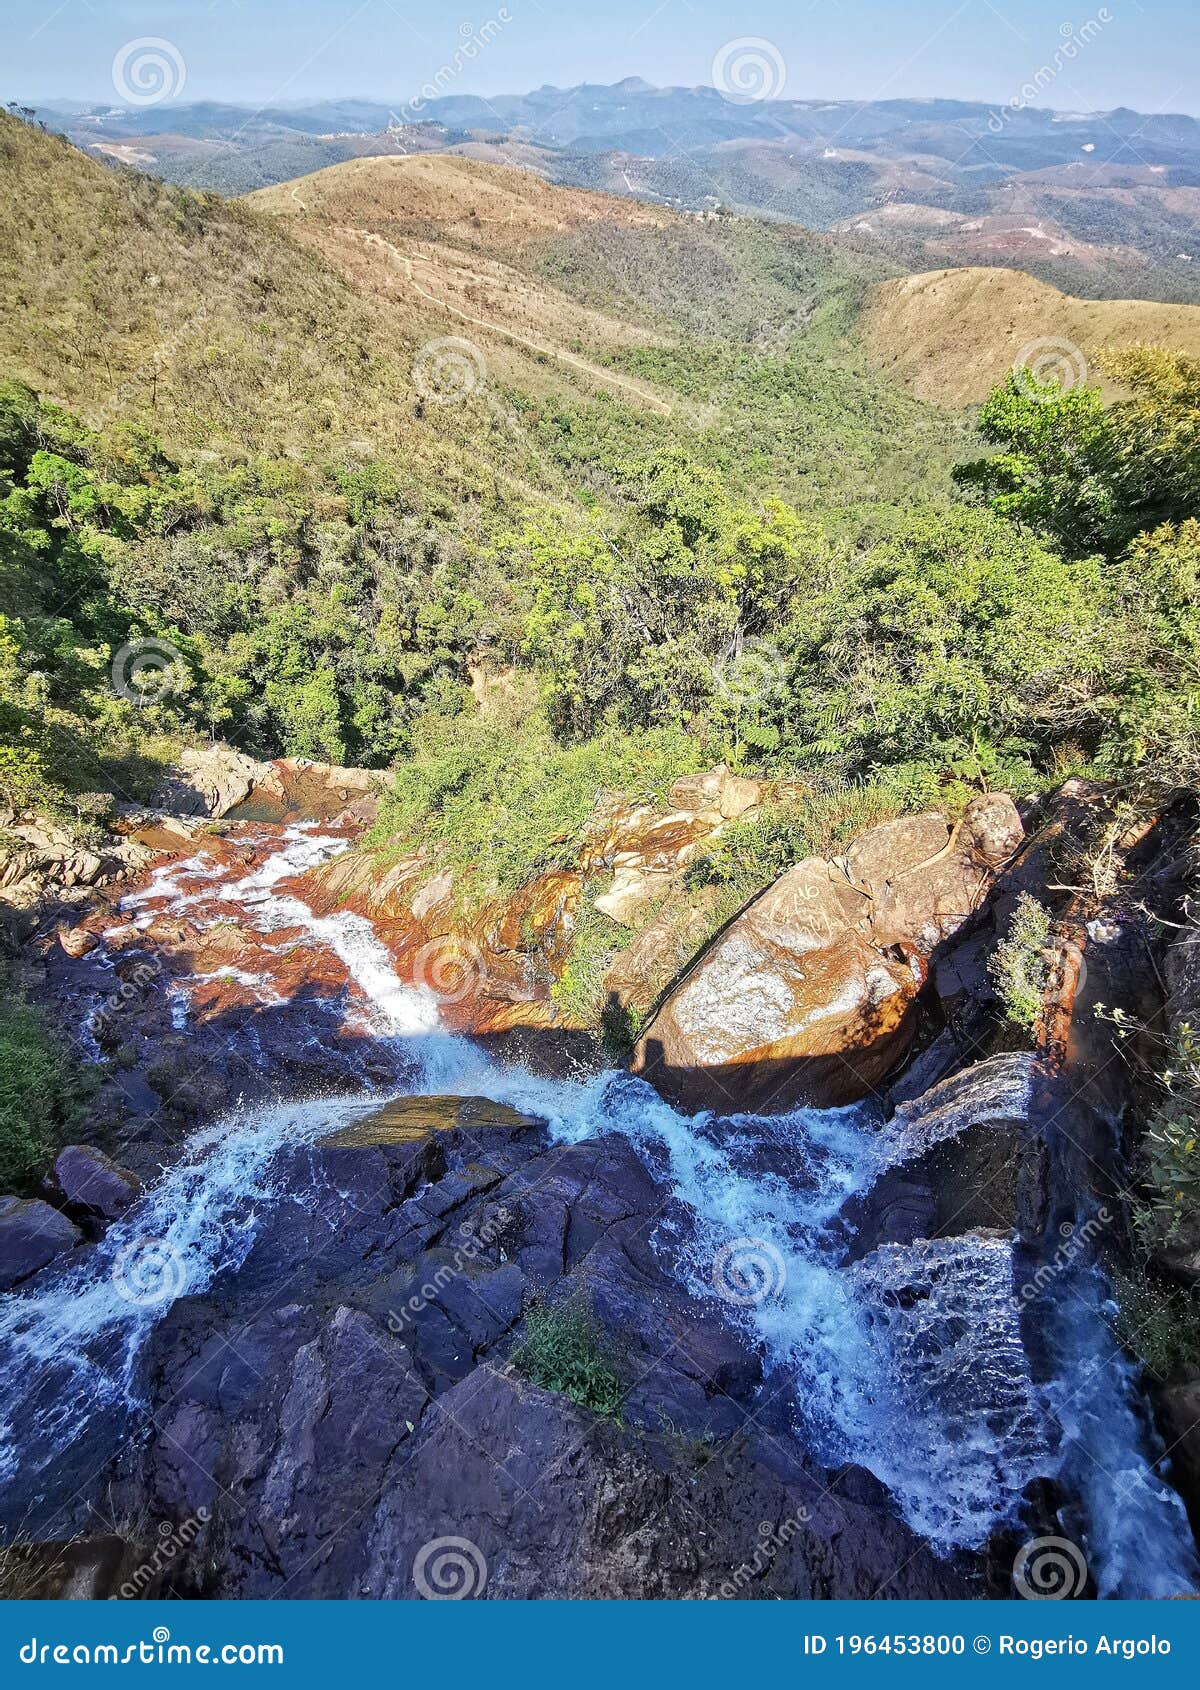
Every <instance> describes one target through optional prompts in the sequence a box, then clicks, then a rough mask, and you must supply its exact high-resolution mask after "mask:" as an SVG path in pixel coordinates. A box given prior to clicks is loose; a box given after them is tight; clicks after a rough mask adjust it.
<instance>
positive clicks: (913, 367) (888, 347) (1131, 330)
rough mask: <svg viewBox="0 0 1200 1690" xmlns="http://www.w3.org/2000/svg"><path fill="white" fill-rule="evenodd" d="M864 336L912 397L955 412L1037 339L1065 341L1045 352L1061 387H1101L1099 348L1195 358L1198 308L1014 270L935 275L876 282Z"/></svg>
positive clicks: (1199, 344)
mask: <svg viewBox="0 0 1200 1690" xmlns="http://www.w3.org/2000/svg"><path fill="white" fill-rule="evenodd" d="M863 334H864V339H865V342H866V345H867V347H868V349H869V350H870V352H871V354H872V356H873V357H874V358H875V359H876V360H877V361H878V363H879V365H880V367H881V368H882V369H884V370H887V371H889V372H890V373H892V374H894V375H897V376H899V377H900V379H901V380H902V381H903V382H904V383H905V385H906V386H907V387H908V389H909V391H910V392H912V393H913V394H915V395H917V396H918V397H919V398H922V399H925V400H927V401H929V402H930V403H931V404H936V405H943V406H960V405H967V404H971V403H973V402H976V401H980V400H983V399H985V398H986V397H987V394H988V390H989V389H990V388H991V387H992V385H993V384H994V383H995V382H998V381H1001V380H1003V378H1004V376H1005V375H1006V374H1007V372H1008V371H1009V370H1010V369H1012V367H1013V365H1014V363H1016V362H1018V361H1025V360H1024V359H1022V354H1023V353H1025V352H1026V351H1027V349H1032V350H1029V351H1028V357H1029V359H1030V360H1035V359H1036V357H1037V343H1038V342H1045V341H1055V342H1062V343H1064V345H1063V346H1062V347H1061V348H1059V349H1058V351H1057V352H1056V351H1055V349H1054V348H1053V347H1051V348H1048V349H1047V350H1048V351H1049V353H1050V356H1051V360H1052V362H1054V361H1058V362H1061V367H1062V369H1063V371H1064V373H1065V375H1066V377H1067V379H1068V380H1069V381H1071V382H1075V381H1078V380H1079V379H1088V380H1090V381H1091V382H1093V383H1095V384H1099V385H1101V386H1104V385H1106V384H1105V383H1104V382H1103V380H1102V377H1101V372H1100V370H1099V368H1098V367H1097V364H1096V359H1097V356H1098V355H1099V354H1100V353H1102V352H1106V351H1115V350H1117V349H1119V348H1122V347H1127V346H1136V345H1139V344H1146V345H1157V346H1165V347H1168V348H1170V349H1171V350H1172V351H1176V352H1186V353H1188V354H1189V355H1191V356H1193V357H1200V306H1195V305H1159V304H1155V303H1153V302H1151V301H1148V300H1142V299H1112V300H1110V299H1103V300H1100V299H1077V298H1074V297H1072V296H1071V295H1069V294H1064V293H1060V292H1059V291H1058V289H1057V288H1053V287H1050V286H1049V285H1048V284H1047V283H1045V282H1039V281H1037V280H1036V279H1035V278H1034V277H1032V276H1026V275H1022V274H1021V273H1020V272H1019V271H1016V270H1003V269H982V268H970V269H956V270H935V271H932V272H930V273H927V274H923V275H917V276H903V277H898V278H896V279H895V280H893V281H889V282H885V283H883V284H881V286H880V287H879V288H877V289H876V291H875V293H874V295H873V296H872V298H871V301H870V303H869V305H868V307H867V309H866V311H865V313H864V318H863ZM1060 355H1061V356H1060ZM1080 355H1081V357H1082V361H1081V359H1080Z"/></svg>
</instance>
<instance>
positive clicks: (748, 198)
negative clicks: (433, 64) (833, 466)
mask: <svg viewBox="0 0 1200 1690" xmlns="http://www.w3.org/2000/svg"><path fill="white" fill-rule="evenodd" d="M398 112H399V113H400V114H401V116H408V117H411V116H412V115H413V114H411V113H405V112H404V108H403V105H402V102H401V101H399V100H397V101H395V102H394V103H393V104H392V105H391V106H389V105H386V104H384V103H382V102H379V101H365V100H332V101H331V100H326V101H320V102H317V103H315V104H309V105H303V104H298V105H289V106H279V107H273V108H265V109H262V110H250V109H248V108H242V107H238V106H232V105H223V104H219V103H214V102H211V101H210V102H201V103H197V104H191V105H184V104H174V103H167V104H165V105H162V106H151V107H148V108H135V109H130V110H122V109H120V108H117V109H114V108H112V107H111V106H107V105H106V106H103V107H96V108H95V109H91V110H87V109H84V110H81V109H79V108H78V107H71V108H61V109H59V110H58V111H57V112H56V111H55V110H54V108H53V107H51V108H50V111H49V121H50V122H52V123H54V124H56V125H58V126H60V127H61V128H62V129H63V130H64V131H65V132H66V133H67V134H69V135H70V137H71V139H73V140H74V141H76V142H77V144H78V145H80V146H81V147H84V148H86V149H89V150H93V151H95V152H96V153H97V154H98V155H100V156H103V157H105V158H107V159H109V160H111V161H113V162H115V163H118V164H121V163H124V164H126V165H133V166H134V167H136V168H140V169H147V170H151V171H153V172H154V173H155V174H157V175H159V176H161V177H163V178H164V179H166V180H169V181H173V182H176V183H179V184H182V185H185V186H189V187H194V188H212V189H216V190H217V191H219V192H221V193H223V194H240V193H245V192H248V191H250V190H252V189H256V188H259V187H265V186H270V185H272V184H276V183H279V182H283V181H287V180H291V179H292V178H294V177H297V176H299V175H301V174H305V173H312V172H313V171H316V170H318V169H321V168H323V167H325V166H328V165H332V164H335V163H338V162H340V161H343V160H348V159H353V158H356V157H362V156H375V155H414V154H420V153H422V152H429V151H436V152H439V153H445V152H455V153H459V154H461V155H463V156H469V157H473V158H475V159H477V160H480V161H482V162H487V163H498V164H509V165H516V166H518V167H520V168H522V169H529V170H533V171H535V172H536V173H538V174H540V175H542V176H544V177H545V178H546V179H547V180H548V181H551V182H555V183H559V184H561V185H566V186H572V187H581V188H591V189H601V190H604V191H606V192H609V193H614V194H621V195H627V196H632V197H634V198H637V199H642V200H648V201H652V202H654V203H657V204H661V205H664V206H670V207H672V208H674V209H676V210H693V211H703V210H710V209H712V208H715V207H717V206H721V207H723V208H725V209H726V210H729V211H733V212H736V213H739V214H744V215H753V216H757V217H762V218H764V219H770V220H773V221H783V222H793V223H800V224H803V225H805V226H806V227H809V228H814V229H824V228H830V227H835V226H849V227H850V228H852V229H853V228H854V227H855V225H856V224H858V223H859V222H862V223H864V224H865V228H864V229H863V230H861V231H859V232H860V234H861V236H862V240H861V241H860V244H861V245H863V247H864V250H866V251H870V250H872V249H874V250H876V251H878V252H879V253H881V254H883V255H884V256H886V257H887V258H888V259H889V260H890V261H891V262H892V263H894V264H896V265H898V266H900V267H902V268H907V269H915V270H924V269H929V268H930V267H931V266H933V265H936V264H948V263H953V264H996V265H1001V266H1010V267H1016V268H1019V269H1022V270H1025V271H1027V272H1028V273H1030V274H1032V275H1037V276H1040V277H1041V278H1042V279H1043V280H1046V281H1049V282H1051V283H1052V284H1053V285H1055V286H1057V287H1060V288H1064V289H1066V290H1067V291H1069V292H1072V293H1079V294H1083V295H1088V296H1095V297H1107V298H1116V297H1120V296H1122V295H1125V294H1127V295H1129V296H1131V297H1135V298H1151V299H1164V300H1171V301H1180V302H1188V301H1192V302H1194V301H1196V300H1197V299H1200V266H1196V265H1195V264H1194V263H1193V260H1194V259H1195V258H1196V257H1197V256H1200V206H1198V200H1197V196H1198V195H1200V187H1198V186H1197V184H1198V183H1200V124H1198V123H1197V122H1196V120H1195V119H1193V118H1190V117H1187V116H1183V115H1180V114H1171V113H1153V114H1149V115H1145V114H1139V113H1137V112H1133V111H1128V110H1116V111H1109V112H1077V111H1055V110H1048V109H1039V108H1034V107H1024V108H1021V109H1019V110H1016V111H1013V110H1008V109H1006V110H1004V111H1003V112H1002V113H998V112H997V111H996V110H995V109H993V108H991V107H988V106H986V105H983V104H981V103H979V102H974V101H963V100H947V99H925V100H922V99H899V100H878V101H866V102H849V101H837V100H788V99H781V98H780V99H763V100H755V101H750V102H746V103H739V102H731V101H729V100H726V99H724V98H723V97H722V96H721V94H720V93H719V91H718V90H717V89H715V88H709V87H700V88H655V87H652V86H651V85H650V84H649V83H647V82H644V81H642V80H641V79H640V78H637V77H628V78H626V79H625V80H624V81H623V82H619V83H616V84H613V85H612V86H602V85H592V84H586V85H581V86H579V87H575V88H552V87H546V88H539V89H536V90H534V91H532V92H531V93H529V94H526V95H506V96H503V97H499V98H495V99H480V98H476V97H474V96H461V95H448V96H446V97H445V98H442V99H437V100H432V101H430V102H428V103H427V104H426V105H425V106H423V107H422V109H421V111H420V113H419V114H417V115H418V116H419V121H415V122H414V121H401V116H398V115H397V113H398ZM909 206H911V207H914V208H917V209H918V210H919V211H920V212H921V213H922V214H923V216H924V217H925V218H926V220H928V219H929V218H930V217H931V216H933V215H935V214H937V213H939V212H941V213H949V214H951V215H952V216H953V217H955V218H956V219H961V220H962V221H961V224H960V225H959V230H960V232H959V235H958V237H957V238H948V236H947V232H946V228H945V226H943V227H942V228H940V229H939V228H934V229H932V232H928V233H923V232H922V231H921V230H920V229H919V228H918V226H917V225H916V224H914V223H912V222H909V221H907V220H905V219H904V218H903V216H902V215H901V216H899V217H897V218H892V217H891V215H890V213H891V212H892V211H893V210H896V211H902V208H906V207H909Z"/></svg>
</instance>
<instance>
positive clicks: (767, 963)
mask: <svg viewBox="0 0 1200 1690" xmlns="http://www.w3.org/2000/svg"><path fill="white" fill-rule="evenodd" d="M818 865H819V867H818ZM827 866H828V865H826V864H823V863H820V859H816V858H814V859H810V861H809V862H807V863H802V864H800V865H799V866H798V867H797V868H795V869H793V870H791V872H790V873H789V874H786V875H784V877H783V879H782V880H780V881H777V882H776V884H775V885H774V886H773V887H772V888H770V890H769V891H767V892H765V893H764V894H763V896H762V897H761V898H760V899H758V901H757V902H756V903H755V904H753V905H751V907H750V909H748V910H747V911H746V912H745V913H744V914H743V915H741V916H740V917H739V918H738V920H737V921H736V922H735V923H734V924H733V926H732V927H731V928H729V929H728V931H727V932H726V933H725V934H724V935H723V937H722V938H720V939H719V940H718V941H717V943H716V944H715V945H714V946H713V947H712V948H711V949H710V950H709V951H708V952H706V953H705V955H704V957H703V958H702V960H701V961H700V963H699V964H698V965H697V966H696V967H695V968H694V969H693V970H692V971H691V973H690V974H689V975H688V976H687V978H686V980H685V981H684V982H683V984H682V985H680V986H679V987H677V988H676V990H675V991H674V992H672V993H671V995H670V996H669V997H668V998H667V1000H666V1002H665V1003H664V1004H663V1006H662V1008H661V1009H660V1010H659V1012H658V1014H657V1015H656V1016H655V1017H654V1019H653V1020H652V1021H651V1023H650V1025H649V1027H648V1028H647V1029H646V1032H645V1034H644V1035H643V1037H642V1038H641V1039H640V1040H639V1042H638V1045H637V1049H636V1051H635V1053H634V1061H633V1070H634V1072H635V1073H637V1074H641V1075H642V1077H643V1078H644V1079H647V1080H649V1081H650V1082H651V1084H652V1085H654V1086H655V1087H656V1088H657V1089H658V1090H659V1091H660V1092H661V1093H662V1094H663V1096H664V1097H666V1098H667V1099H668V1101H669V1102H671V1103H674V1104H676V1105H677V1106H678V1107H681V1108H684V1109H686V1110H687V1111H689V1112H695V1111H696V1110H699V1109H717V1110H719V1111H721V1112H722V1113H723V1114H728V1113H730V1111H733V1110H736V1111H747V1112H753V1113H756V1114H766V1113H771V1112H778V1111H781V1110H785V1109H790V1108H792V1107H794V1106H795V1105H796V1104H798V1103H819V1104H820V1105H821V1106H822V1107H832V1106H834V1105H837V1104H841V1103H852V1102H854V1101H856V1100H857V1099H858V1098H861V1097H863V1096H865V1095H866V1094H867V1093H868V1092H869V1091H870V1090H871V1089H872V1088H873V1087H875V1086H876V1085H877V1084H878V1083H879V1081H881V1080H882V1079H883V1077H884V1075H885V1074H887V1072H888V1070H889V1069H891V1068H892V1067H894V1066H895V1064H896V1063H897V1062H898V1061H899V1060H900V1059H901V1057H903V1055H904V1054H905V1052H906V1050H907V1048H908V1043H909V1040H910V1038H911V1036H912V1020H913V1013H914V1008H915V1000H916V994H917V991H918V989H919V988H920V985H921V984H922V980H923V972H922V971H921V969H920V968H919V966H918V967H917V968H915V969H914V967H913V966H912V965H910V964H908V963H905V962H899V961H896V960H895V959H894V958H891V957H887V956H884V955H883V954H882V953H881V952H880V951H879V950H877V949H876V948H875V946H874V945H872V943H871V942H870V940H869V939H868V938H867V937H866V936H865V935H864V934H863V933H861V932H859V931H857V930H856V929H855V928H854V927H853V926H852V925H850V924H849V923H848V922H847V921H846V918H845V913H844V912H843V910H842V908H841V902H840V898H839V896H838V891H837V889H836V888H835V887H834V886H833V885H832V884H831V883H830V882H829V881H828V880H827V879H826V880H824V881H822V877H821V875H820V873H819V868H826V867H827ZM810 892H811V893H812V894H813V896H812V897H811V899H810V898H809V897H808V896H807V894H809V893H810Z"/></svg>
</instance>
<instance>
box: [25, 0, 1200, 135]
mask: <svg viewBox="0 0 1200 1690" xmlns="http://www.w3.org/2000/svg"><path fill="white" fill-rule="evenodd" d="M0 5H3V7H4V9H5V11H7V12H8V13H9V16H8V18H7V21H6V22H5V24H4V32H5V49H6V50H5V60H4V63H3V65H2V66H0V96H2V97H3V99H5V100H8V99H14V98H19V99H22V100H26V101H34V100H36V99H38V98H41V99H52V98H56V97H61V98H79V99H109V98H115V96H114V94H113V78H112V66H113V61H114V57H115V56H116V55H117V54H118V52H119V51H120V50H121V49H122V48H123V47H125V46H126V44H127V43H129V42H131V41H135V40H137V39H139V38H142V37H156V38H160V39H162V40H165V41H167V42H169V43H170V44H171V46H172V48H173V49H174V57H173V60H172V63H173V64H175V65H177V66H178V65H182V66H183V67H184V69H185V75H186V80H185V84H184V87H183V94H182V97H183V98H184V99H210V98H215V99H230V100H237V101H253V102H254V103H256V104H258V103H267V102H269V101H272V100H301V99H311V98H319V97H323V96H326V95H346V94H361V95H369V96H374V97H378V98H380V99H383V100H386V101H388V102H389V103H392V104H397V103H403V102H405V101H406V100H408V99H410V98H411V97H412V95H413V94H415V93H416V92H417V91H418V90H419V89H420V87H421V85H422V84H423V83H425V82H426V81H427V80H428V79H430V78H431V77H432V76H434V75H435V74H436V73H437V71H438V68H439V66H442V65H446V64H447V63H450V62H451V61H452V60H453V56H454V53H455V49H456V47H458V46H459V45H460V43H461V42H462V41H463V40H464V39H466V38H468V37H469V36H470V35H471V34H472V30H474V31H476V32H477V31H478V30H479V29H480V27H481V26H482V25H484V24H485V23H486V22H488V21H489V20H491V21H492V22H493V23H494V24H498V25H499V27H498V28H493V29H492V30H490V31H488V32H487V33H489V34H491V35H492V37H493V38H492V39H491V40H489V41H488V42H487V44H486V45H485V46H484V47H483V48H482V50H479V51H477V52H476V53H475V55H474V57H473V58H472V59H471V60H470V62H465V61H464V62H463V66H462V69H461V72H457V71H456V74H455V78H454V82H453V88H454V91H455V92H462V93H480V94H492V93H518V92H524V91H526V90H527V89H530V88H533V87H537V86H538V85H540V84H541V83H544V82H552V83H555V84H558V85H559V86H564V87H565V86H568V85H570V84H572V83H576V82H580V81H584V80H588V81H596V82H614V81H616V80H617V79H618V78H620V77H622V76H628V75H639V76H644V77H645V78H647V80H648V81H651V82H655V83H700V82H705V83H707V82H711V81H712V80H713V76H712V65H713V59H714V56H715V55H716V53H717V52H718V51H719V50H720V48H721V47H722V46H723V45H724V44H725V43H726V42H728V41H730V40H732V39H737V38H741V37H746V36H756V37H761V38H762V39H764V40H765V41H768V42H770V43H771V44H772V46H773V48H774V49H775V53H776V55H777V56H778V58H779V59H781V60H782V63H783V64H784V65H785V66H786V83H785V86H784V88H783V93H784V95H785V96H786V97H794V98H813V97H817V98H828V99H861V100H869V99H884V98H892V97H898V96H902V95H903V96H912V95H931V94H940V95H950V96H957V97H959V98H966V99H982V100H987V101H989V102H997V103H998V102H1000V101H1003V100H1006V99H1008V98H1009V97H1011V96H1012V95H1014V94H1015V93H1016V92H1017V91H1018V90H1019V89H1020V87H1021V85H1022V84H1023V83H1025V82H1027V81H1028V80H1029V78H1030V77H1031V76H1032V75H1033V74H1034V73H1035V72H1036V71H1037V69H1038V67H1039V66H1040V65H1042V64H1044V63H1046V62H1047V60H1048V59H1049V58H1050V57H1051V56H1052V55H1053V53H1054V50H1055V48H1056V46H1058V45H1059V43H1060V42H1061V41H1062V40H1063V39H1064V38H1065V37H1066V36H1068V35H1070V34H1071V32H1072V26H1073V28H1074V30H1075V31H1078V30H1080V29H1081V28H1082V27H1083V26H1084V25H1085V24H1087V23H1088V22H1089V20H1094V21H1100V20H1101V18H1102V14H1103V21H1100V27H1099V28H1098V29H1096V30H1094V31H1089V34H1090V35H1091V39H1090V40H1089V41H1088V43H1087V45H1086V47H1085V48H1084V49H1083V50H1081V51H1079V52H1078V53H1077V54H1076V55H1075V56H1074V58H1073V61H1072V62H1071V64H1070V65H1069V67H1068V68H1067V69H1066V70H1065V71H1064V72H1063V73H1062V74H1061V75H1060V76H1059V77H1058V79H1057V81H1056V82H1055V85H1054V93H1053V98H1052V100H1049V101H1047V102H1046V103H1052V104H1053V105H1055V106H1057V107H1060V108H1063V109H1094V108H1106V107H1111V106H1115V105H1128V106H1133V107H1136V108H1137V109H1139V110H1142V111H1164V110H1167V111H1191V112H1194V113H1196V114H1197V115H1200V75H1198V72H1200V30H1197V27H1196V21H1197V20H1196V0H1108V3H1107V4H1106V5H1104V6H1101V5H1100V4H1098V3H1095V0H1053V3H1050V4H1047V3H1046V0H739V3H737V4H734V3H733V0H602V3H599V4H587V3H586V0H583V3H581V0H574V3H567V0H503V4H501V3H500V0H0ZM502 12H503V13H505V14H507V19H508V21H501V17H500V14H501V13H502ZM174 74H175V75H178V74H179V71H178V69H176V70H175V72H174Z"/></svg>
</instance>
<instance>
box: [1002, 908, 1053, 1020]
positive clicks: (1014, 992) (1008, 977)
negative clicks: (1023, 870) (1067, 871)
mask: <svg viewBox="0 0 1200 1690" xmlns="http://www.w3.org/2000/svg"><path fill="white" fill-rule="evenodd" d="M1050 931H1051V922H1050V912H1049V911H1048V910H1047V909H1045V908H1044V906H1043V905H1041V904H1039V903H1038V901H1037V899H1036V898H1031V897H1030V896H1029V894H1028V892H1022V893H1021V896H1020V897H1019V898H1018V899H1017V907H1016V909H1015V910H1014V912H1013V918H1012V921H1011V922H1010V924H1009V929H1008V933H1007V935H1006V937H1005V938H1003V939H1002V940H1001V941H1000V943H999V944H998V945H997V946H996V949H995V952H994V953H993V956H992V959H991V961H990V962H989V964H988V973H989V974H990V975H991V977H992V984H993V985H994V986H995V988H996V992H997V994H998V996H999V998H1000V1002H1001V1003H1002V1004H1003V1006H1004V1014H1005V1017H1006V1019H1007V1020H1008V1021H1009V1022H1010V1023H1011V1024H1012V1025H1013V1026H1014V1027H1019V1028H1020V1029H1021V1030H1022V1031H1023V1032H1026V1033H1032V1031H1033V1029H1034V1026H1035V1024H1036V1022H1037V1018H1038V1015H1039V1014H1040V1013H1041V1008H1042V1000H1043V998H1044V997H1045V993H1046V986H1047V984H1048V980H1049V971H1048V968H1047V964H1046V956H1045V951H1046V946H1047V945H1048V944H1049V942H1050Z"/></svg>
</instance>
